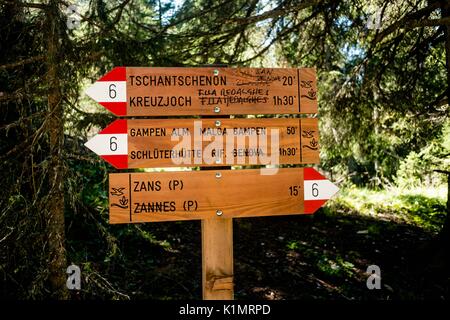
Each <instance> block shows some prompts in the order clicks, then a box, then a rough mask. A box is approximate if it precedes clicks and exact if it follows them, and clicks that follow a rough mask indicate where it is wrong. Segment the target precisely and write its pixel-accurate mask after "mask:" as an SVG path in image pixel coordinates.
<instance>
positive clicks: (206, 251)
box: [86, 67, 338, 300]
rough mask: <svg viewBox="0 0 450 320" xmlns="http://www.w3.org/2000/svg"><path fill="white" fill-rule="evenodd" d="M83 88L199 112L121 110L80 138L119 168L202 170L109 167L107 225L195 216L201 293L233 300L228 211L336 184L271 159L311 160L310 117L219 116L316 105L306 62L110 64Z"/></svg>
mask: <svg viewBox="0 0 450 320" xmlns="http://www.w3.org/2000/svg"><path fill="white" fill-rule="evenodd" d="M86 93H87V94H88V95H89V96H90V97H91V98H93V99H94V100H95V101H97V102H99V103H100V104H101V105H103V106H104V107H105V108H107V109H108V110H110V111H111V112H113V113H114V114H116V115H118V116H169V115H177V116H180V115H195V116H207V118H200V119H198V118H196V119H192V118H191V119H138V120H137V119H134V120H126V119H120V120H116V121H114V122H113V123H112V124H111V125H109V126H108V127H106V128H105V129H104V130H102V131H101V132H99V134H97V135H96V136H94V137H93V138H92V139H90V140H89V141H88V142H87V143H86V146H87V147H88V148H90V149H91V150H92V151H94V152H95V153H97V154H98V155H99V156H101V157H102V158H103V159H105V160H106V161H107V162H109V163H110V164H112V165H113V166H114V167H116V168H118V169H127V168H150V167H186V166H188V167H205V166H207V167H208V168H207V169H210V170H205V171H181V172H154V173H144V172H140V173H133V172H129V173H113V174H110V175H109V200H110V201H109V212H110V223H112V224H121V223H140V222H158V221H178V220H197V219H198V220H201V224H202V283H203V298H204V299H214V300H224V299H233V220H232V219H233V218H237V217H256V216H274V215H292V214H312V213H314V212H315V211H316V210H318V209H319V208H320V207H321V206H322V205H323V204H324V203H325V202H326V201H327V200H328V199H330V198H331V197H332V196H333V195H334V194H335V193H336V192H337V191H338V188H337V187H336V186H335V185H334V184H333V183H331V182H330V181H329V180H327V179H326V178H325V177H323V176H322V175H321V174H320V173H318V172H317V171H316V170H315V169H313V168H278V169H277V167H276V166H275V168H274V165H278V164H312V163H318V162H319V135H318V120H317V119H316V118H236V119H223V118H220V117H223V116H224V115H234V114H236V115H238V114H255V115H257V114H314V113H317V83H316V73H315V70H314V69H312V68H300V69H274V68H270V69H268V68H267V69H265V68H253V69H252V68H214V67H211V68H129V67H117V68H114V69H113V70H112V71H111V72H109V73H107V74H106V75H105V76H103V77H102V78H101V79H99V80H98V81H97V82H95V83H94V84H93V85H92V86H91V87H89V88H88V90H87V92H86ZM211 115H215V116H217V118H215V119H214V118H213V119H211ZM267 164H269V165H271V166H270V167H272V168H271V171H270V172H267V171H264V170H267V168H266V169H241V170H230V169H228V168H227V167H224V166H225V165H227V166H232V165H238V166H239V165H267ZM224 168H227V169H226V170H225V169H224ZM229 168H231V167H229Z"/></svg>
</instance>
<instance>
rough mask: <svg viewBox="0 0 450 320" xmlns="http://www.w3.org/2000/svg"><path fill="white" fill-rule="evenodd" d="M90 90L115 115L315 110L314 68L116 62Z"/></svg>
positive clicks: (266, 112)
mask: <svg viewBox="0 0 450 320" xmlns="http://www.w3.org/2000/svg"><path fill="white" fill-rule="evenodd" d="M86 94H87V95H88V96H90V97H91V98H92V99H94V100H95V101H97V102H98V103H100V104H101V105H102V106H103V107H105V108H106V109H108V110H110V111H111V112H112V113H114V114H115V115H117V116H169V115H177V116H180V115H218V114H222V115H231V114H311V113H317V83H316V71H315V69H313V68H299V69H294V68H290V69H287V68H284V69H281V68H212V67H211V68H210V67H208V68H138V67H116V68H114V69H113V70H112V71H110V72H109V73H107V74H106V75H104V76H103V77H101V78H100V79H99V80H98V81H96V82H95V83H94V84H92V85H91V86H90V87H89V88H88V89H87V90H86Z"/></svg>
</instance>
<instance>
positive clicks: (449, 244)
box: [440, 1, 450, 255]
mask: <svg viewBox="0 0 450 320" xmlns="http://www.w3.org/2000/svg"><path fill="white" fill-rule="evenodd" d="M441 8H442V18H448V17H450V3H449V2H448V1H442V2H441ZM444 28H445V31H444V32H445V62H446V67H447V94H446V95H447V103H450V25H449V24H447V25H445V26H444ZM447 181H448V184H447V185H448V187H449V189H448V191H447V217H446V219H445V223H444V226H443V228H442V231H441V233H440V238H441V239H442V240H443V241H444V245H445V248H446V250H447V255H448V254H449V249H450V175H447Z"/></svg>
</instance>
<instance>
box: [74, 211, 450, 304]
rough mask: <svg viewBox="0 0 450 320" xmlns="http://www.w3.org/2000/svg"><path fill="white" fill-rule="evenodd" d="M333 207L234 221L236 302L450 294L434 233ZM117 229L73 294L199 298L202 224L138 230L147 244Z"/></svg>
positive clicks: (84, 296)
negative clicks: (433, 254)
mask: <svg viewBox="0 0 450 320" xmlns="http://www.w3.org/2000/svg"><path fill="white" fill-rule="evenodd" d="M335 210H337V211H341V210H340V209H338V208H332V209H326V210H320V211H319V212H318V213H317V214H316V215H314V216H284V217H264V218H247V219H235V222H234V268H235V298H236V299H240V300H252V299H325V300H330V299H331V300H342V299H345V300H347V299H356V300H373V299H375V300H389V299H395V300H399V299H400V300H410V299H448V298H449V283H450V281H449V276H448V274H443V273H442V272H441V271H439V272H436V270H437V269H434V267H435V266H433V263H432V261H431V262H430V255H429V250H427V249H426V248H427V246H429V245H430V243H432V242H431V240H432V239H433V238H434V237H435V236H436V235H435V234H434V233H432V232H430V231H426V230H425V229H422V228H420V227H416V226H412V225H408V224H405V223H402V222H394V221H392V220H387V219H383V220H380V219H379V218H378V219H375V218H370V217H367V216H361V215H358V214H355V213H351V214H350V213H344V212H336V211H335ZM113 228H116V230H118V232H119V233H121V235H122V237H123V240H122V241H120V247H118V248H117V251H116V254H115V255H113V256H111V257H110V258H107V259H105V260H104V261H102V262H100V261H97V262H88V263H83V262H81V263H80V262H79V261H78V262H77V261H74V262H75V263H78V264H79V265H80V264H81V266H82V269H83V270H82V273H83V276H84V278H83V282H84V290H83V291H82V293H81V295H79V296H77V297H75V296H74V298H81V299H91V298H96V299H99V298H100V299H110V298H118V299H120V298H122V299H123V298H125V299H127V298H130V299H201V251H200V250H201V233H200V222H199V221H189V222H168V223H157V224H145V225H140V226H138V229H139V232H141V233H142V234H143V235H147V236H148V237H147V241H142V238H143V237H140V238H139V239H138V238H136V237H134V236H132V233H133V232H136V230H135V228H136V226H127V227H123V226H114V227H113ZM72 231H74V230H72ZM128 233H129V236H127V235H126V234H128ZM142 234H141V235H142ZM124 235H125V236H124ZM68 237H71V230H70V229H69V232H68ZM80 240H81V239H80ZM92 241H93V242H91V244H92V245H94V243H95V240H94V239H92ZM83 242H84V243H85V244H86V241H83ZM77 243H81V242H77ZM95 245H96V246H98V243H97V244H95ZM88 247H89V245H88ZM88 247H85V249H86V250H87V251H89V250H90V249H89V248H88ZM73 249H75V248H73ZM79 249H81V248H79ZM78 252H79V251H78ZM98 253H99V254H101V252H98ZM86 254H87V253H86ZM78 257H79V258H80V257H81V256H78ZM92 258H93V257H92ZM88 260H91V259H89V258H88ZM373 264H375V265H378V266H379V267H380V268H381V277H382V289H380V290H369V289H367V287H366V280H367V277H368V275H367V274H366V273H365V272H366V269H367V267H368V266H369V265H373ZM439 267H440V266H439ZM439 270H441V269H439Z"/></svg>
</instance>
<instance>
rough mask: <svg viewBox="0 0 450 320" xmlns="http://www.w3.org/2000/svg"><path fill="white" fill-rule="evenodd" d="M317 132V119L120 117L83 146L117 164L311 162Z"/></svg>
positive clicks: (314, 159) (123, 166)
mask: <svg viewBox="0 0 450 320" xmlns="http://www.w3.org/2000/svg"><path fill="white" fill-rule="evenodd" d="M318 133H319V129H318V119H315V118H302V119H300V118H265V119H257V118H254V119H161V120H160V119H141V120H125V119H120V120H115V121H114V122H113V123H112V124H110V125H109V126H108V127H106V128H105V129H104V130H102V131H100V132H99V133H98V134H97V135H95V136H94V137H93V138H91V139H90V140H89V141H88V142H86V144H85V145H86V146H87V147H88V148H89V149H91V150H92V151H94V152H95V153H97V154H98V155H99V156H101V157H102V158H103V159H105V160H106V161H107V162H109V163H110V164H111V165H113V166H114V167H116V168H117V169H127V168H153V167H180V166H188V167H193V166H223V165H258V164H266V165H267V164H271V165H275V164H310V163H319V134H318ZM239 142H240V143H239Z"/></svg>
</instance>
